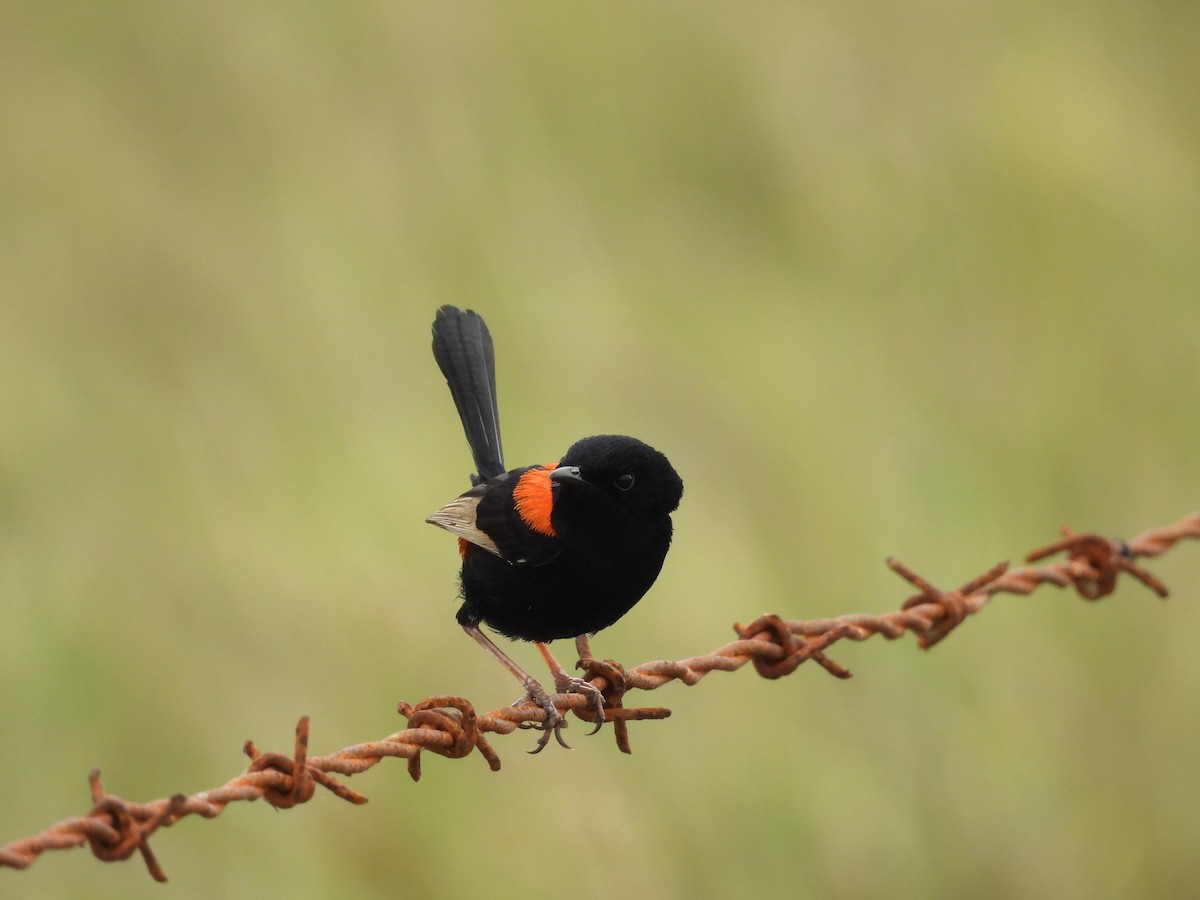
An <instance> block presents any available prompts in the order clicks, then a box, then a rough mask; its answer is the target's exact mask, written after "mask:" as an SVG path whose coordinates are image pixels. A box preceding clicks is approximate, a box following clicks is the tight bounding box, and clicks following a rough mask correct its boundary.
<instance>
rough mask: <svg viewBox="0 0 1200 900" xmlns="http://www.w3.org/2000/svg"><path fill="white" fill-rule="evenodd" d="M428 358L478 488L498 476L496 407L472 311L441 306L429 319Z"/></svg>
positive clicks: (480, 329) (484, 332)
mask: <svg viewBox="0 0 1200 900" xmlns="http://www.w3.org/2000/svg"><path fill="white" fill-rule="evenodd" d="M433 358H434V359H436V360H437V364H438V368H440V369H441V370H442V374H443V375H445V376H446V383H447V384H449V385H450V393H451V395H452V396H453V397H454V405H455V406H457V407H458V417H459V418H460V419H462V424H463V431H465V432H466V434H467V443H468V444H470V445H471V455H472V456H473V457H475V468H476V470H477V471H478V473H479V474H478V475H476V476H474V477H473V478H472V479H471V481H472V482H473V483H475V484H479V483H480V482H481V481H486V480H487V479H489V478H494V477H495V476H497V475H499V474H501V473H502V472H504V471H505V469H504V449H503V447H502V446H501V444H500V414H499V410H498V408H497V405H496V354H495V351H494V350H493V349H492V336H491V335H490V334H489V333H488V329H487V325H485V324H484V321H483V318H482V317H481V316H480V315H479V314H478V313H476V312H474V311H473V310H470V309H468V310H466V311H465V312H464V311H463V310H461V309H457V308H456V307H453V306H443V307H442V308H441V309H439V310H438V311H437V317H436V318H435V319H434V320H433Z"/></svg>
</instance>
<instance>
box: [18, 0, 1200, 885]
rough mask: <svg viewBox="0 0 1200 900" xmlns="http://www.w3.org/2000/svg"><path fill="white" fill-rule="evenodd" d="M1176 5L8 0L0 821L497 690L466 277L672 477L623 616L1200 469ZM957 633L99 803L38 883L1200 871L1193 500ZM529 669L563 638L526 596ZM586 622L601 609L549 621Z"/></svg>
mask: <svg viewBox="0 0 1200 900" xmlns="http://www.w3.org/2000/svg"><path fill="white" fill-rule="evenodd" d="M1198 37H1200V7H1197V6H1196V4H1194V3H1183V2H1179V3H1157V4H1150V5H1146V4H1142V5H1129V4H1119V3H1106V2H1098V3H1097V2H1092V3H1066V4H1054V5H1046V4H1042V3H1023V2H1018V3H998V2H984V3H971V4H960V3H950V2H927V3H918V4H891V5H885V4H864V3H851V4H843V3H833V2H819V3H810V4H787V3H755V4H683V3H661V4H646V3H606V4H578V5H577V4H570V5H565V4H564V5H557V4H548V3H527V2H526V3H511V4H503V5H501V4H490V5H489V4H466V3H460V4H433V3H429V4H411V3H402V4H388V3H373V4H355V5H344V4H332V3H316V2H312V3H299V4H293V5H291V6H283V5H279V4H264V3H258V2H249V3H229V2H220V0H218V2H212V3H206V4H160V3H128V2H110V3H104V4H34V3H21V2H13V3H8V4H5V7H4V9H3V11H2V13H0V123H2V125H0V559H2V565H0V734H2V738H3V739H2V740H0V797H2V798H3V799H2V802H0V843H5V842H8V841H11V840H15V839H17V838H20V837H22V836H25V835H27V834H29V833H32V832H35V831H37V830H39V829H40V828H42V827H44V826H45V825H47V824H49V823H51V822H53V821H56V820H58V819H61V818H65V817H68V816H72V815H77V814H81V813H82V812H84V811H85V810H86V809H87V808H88V805H89V802H88V795H87V784H86V773H87V771H88V770H89V768H91V767H92V766H95V765H99V766H101V767H102V769H103V773H104V779H105V784H106V786H107V787H108V788H109V789H110V790H111V791H113V792H115V793H118V794H120V795H122V796H125V797H128V798H130V799H137V800H148V799H152V798H155V797H161V796H166V795H169V794H171V793H174V792H177V791H182V792H187V793H191V792H195V791H199V790H202V789H204V788H208V787H212V786H215V785H217V784H220V783H223V782H224V781H225V780H226V779H228V778H230V777H232V776H234V775H235V774H237V773H238V772H239V771H241V770H242V768H243V766H244V759H243V758H242V757H241V755H240V748H241V744H242V742H243V741H244V740H245V739H246V738H253V739H255V740H256V741H257V742H258V743H259V744H260V746H263V747H264V748H267V749H272V750H287V749H288V748H289V747H290V746H291V740H292V729H293V727H294V723H295V721H296V719H297V717H298V716H299V715H300V714H302V713H307V714H309V715H311V716H312V717H313V737H312V749H313V751H314V752H316V753H324V752H330V751H332V750H334V749H337V748H339V747H342V746H346V745H348V744H352V743H356V742H359V741H363V740H368V739H372V738H377V737H381V736H383V735H385V734H388V733H390V732H391V731H393V730H396V729H398V728H400V727H401V725H402V721H401V720H400V719H399V718H398V717H397V716H396V715H395V714H394V712H393V709H394V705H395V703H396V701H398V700H400V699H406V700H409V701H415V700H417V699H420V698H421V697H424V696H427V695H432V694H439V693H457V694H462V695H465V696H467V697H469V698H470V699H471V700H472V701H474V702H475V703H476V704H477V705H478V706H480V707H481V708H484V709H490V708H492V707H494V706H498V705H501V704H503V703H506V702H508V701H510V700H512V699H513V697H514V696H515V695H516V693H517V688H516V685H515V684H513V683H510V681H511V680H510V679H509V678H508V676H507V675H505V674H504V673H503V672H501V670H500V669H499V667H498V666H495V665H494V663H492V662H491V661H490V660H488V659H487V658H485V656H484V654H482V653H480V652H479V651H478V650H477V648H475V647H474V646H473V645H472V644H471V642H470V641H468V640H467V639H466V638H465V637H464V636H463V635H462V634H461V632H460V631H459V630H458V629H457V627H456V626H455V625H454V621H453V613H454V610H455V600H454V593H455V583H454V579H455V563H456V559H457V556H456V551H455V547H454V544H453V541H452V540H451V539H450V538H449V537H448V536H447V535H446V534H444V533H442V532H440V531H437V530H436V529H433V528H431V527H429V526H427V525H424V524H423V523H422V519H423V518H424V517H425V515H427V514H428V513H429V512H430V511H432V510H433V509H435V508H436V507H437V506H439V505H440V504H441V503H443V502H445V501H446V500H448V499H449V498H451V497H452V496H454V495H455V494H456V493H457V492H458V491H460V490H461V489H462V488H463V487H464V486H465V484H466V476H467V473H468V471H469V469H470V463H469V456H468V454H467V450H466V447H465V444H464V441H463V439H462V435H461V432H460V429H459V425H458V422H457V420H456V418H455V415H454V412H453V407H452V405H451V402H450V398H449V395H448V393H447V391H446V389H445V386H444V383H443V382H442V379H441V377H440V375H439V374H438V372H437V370H436V368H435V366H434V364H433V361H432V359H431V358H430V353H429V349H428V345H429V332H428V328H429V323H430V321H431V319H432V315H433V311H434V310H435V309H436V307H437V306H439V305H440V304H443V303H454V304H458V305H461V306H470V307H473V308H476V309H478V310H480V311H482V312H483V313H484V314H485V315H486V317H487V319H488V321H489V323H490V325H491V329H492V332H493V335H494V337H495V339H496V343H497V346H498V354H499V375H500V382H501V385H500V389H501V407H502V412H503V417H504V424H505V433H506V444H507V450H508V454H509V457H510V460H511V462H512V463H513V464H514V465H515V464H520V463H525V462H531V461H543V460H546V459H550V458H554V457H555V456H556V455H558V454H559V453H561V452H562V450H563V449H565V447H566V446H567V445H568V444H569V443H570V442H571V441H573V440H574V439H575V438H577V437H579V436H581V435H584V434H587V433H594V432H598V431H620V432H628V433H631V434H635V435H637V436H639V437H642V438H643V439H645V440H647V441H648V442H650V443H652V444H654V445H656V446H658V447H660V448H662V449H663V450H665V451H666V452H667V453H668V455H669V456H670V457H671V459H672V460H673V461H674V462H675V463H676V465H677V468H678V469H679V471H680V472H681V474H682V476H683V478H684V480H685V483H686V486H687V488H686V493H685V497H684V501H683V505H682V507H681V509H680V511H679V513H678V515H677V520H676V521H677V532H676V534H677V539H676V546H675V548H674V550H673V551H672V553H671V556H670V558H669V559H668V562H667V566H666V569H665V571H664V573H663V576H662V577H661V578H660V580H659V582H658V585H657V586H656V588H655V589H654V591H653V592H652V594H651V595H650V596H649V598H648V599H647V600H646V601H644V602H643V603H642V604H641V605H640V606H638V607H637V608H636V609H635V610H634V612H632V613H631V614H630V615H629V616H627V617H626V618H625V619H623V620H622V621H621V622H620V623H619V624H618V625H617V626H615V627H613V628H612V629H611V630H609V631H607V632H605V633H603V634H602V635H601V636H600V637H599V638H597V639H596V640H595V641H594V646H595V648H596V650H597V652H598V653H599V654H601V655H603V656H609V657H614V658H617V659H620V660H623V661H625V662H626V663H628V664H631V665H632V664H636V663H640V662H643V661H646V660H649V659H656V658H679V657H683V656H689V655H693V654H695V653H700V652H704V651H706V650H708V649H711V648H713V647H716V646H718V645H719V644H722V643H724V642H725V641H726V640H728V639H729V638H730V637H731V636H732V633H731V632H730V630H729V624H730V623H731V622H733V621H735V620H736V621H747V620H749V619H750V618H752V617H753V616H755V615H757V614H758V613H760V612H763V611H775V612H778V613H780V614H782V615H784V616H786V617H788V618H816V617H824V616H829V615H835V614H838V613H844V612H858V611H864V612H881V611H884V610H887V609H890V608H894V607H895V606H897V605H898V604H899V603H900V602H901V601H902V600H903V598H904V597H905V596H907V594H908V591H906V590H905V587H904V585H902V584H901V583H900V582H899V581H898V580H896V579H895V578H894V576H892V575H890V574H889V573H888V572H887V571H886V570H885V568H884V567H883V565H882V560H883V558H884V557H885V556H886V555H888V554H895V555H897V556H899V557H900V558H902V559H903V560H905V561H906V562H908V563H910V564H912V565H913V566H915V567H917V568H918V569H919V570H920V571H922V572H923V573H925V574H926V575H928V577H930V578H931V579H932V580H934V581H935V582H937V583H939V584H941V585H943V586H946V587H950V586H953V585H955V584H958V583H960V582H962V581H965V580H966V579H968V578H970V577H972V576H974V575H976V574H977V573H979V572H981V571H983V570H984V569H985V568H986V567H987V566H989V565H990V564H991V563H993V562H995V561H996V560H997V559H1001V558H1006V557H1018V556H1020V555H1021V554H1022V553H1024V552H1025V551H1026V550H1028V549H1030V548H1032V547H1034V546H1037V545H1039V544H1041V543H1043V542H1046V541H1049V540H1052V539H1053V538H1054V537H1055V535H1056V529H1057V528H1058V526H1059V525H1061V524H1064V523H1069V524H1071V525H1072V526H1075V527H1077V528H1080V529H1085V530H1098V531H1100V532H1102V533H1106V534H1122V535H1127V536H1131V535H1132V534H1134V533H1136V532H1138V531H1140V530H1142V529H1143V528H1147V527H1151V526H1157V525H1161V524H1166V523H1168V522H1171V521H1174V520H1175V519H1177V518H1178V517H1179V516H1180V515H1182V514H1184V513H1187V512H1190V511H1192V510H1194V509H1195V508H1197V506H1200V503H1198V500H1197V497H1198V496H1200V474H1198V460H1197V447H1198V446H1200V421H1198V418H1197V399H1198V397H1200V352H1198V336H1200V252H1198V250H1200V246H1198V245H1200V113H1198V112H1197V111H1198V110H1200V65H1198V64H1197V56H1196V46H1197V38H1198ZM1154 568H1155V570H1156V571H1157V572H1159V573H1160V574H1161V575H1162V576H1163V577H1164V578H1165V579H1166V580H1167V581H1168V583H1169V584H1170V585H1171V586H1172V588H1173V594H1172V598H1171V599H1170V600H1169V601H1167V602H1165V603H1163V602H1159V601H1158V600H1156V599H1154V598H1153V597H1152V596H1151V595H1150V594H1149V593H1148V592H1147V591H1145V590H1144V589H1143V588H1141V587H1140V586H1138V585H1137V584H1135V583H1133V582H1127V583H1124V584H1123V585H1122V587H1121V588H1120V590H1119V591H1118V593H1117V595H1116V596H1115V597H1112V598H1109V599H1107V600H1105V601H1104V602H1103V603H1100V604H1097V605H1087V604H1084V603H1083V602H1081V601H1080V600H1079V599H1077V598H1075V597H1074V596H1072V595H1070V594H1067V593H1064V592H1060V591H1056V590H1053V589H1044V590H1042V591H1040V592H1038V593H1037V594H1036V595H1035V596H1033V597H1029V598H1003V599H1000V600H997V601H995V602H994V603H993V604H992V606H990V607H989V608H988V609H986V610H985V611H984V612H983V614H981V615H980V616H978V617H977V618H975V619H973V620H971V621H970V622H969V623H967V624H966V625H965V626H964V627H963V628H962V629H961V630H960V631H959V632H958V633H956V634H955V635H953V637H952V638H951V639H950V640H948V641H947V642H946V643H945V644H943V645H941V646H939V647H937V649H936V650H934V651H932V652H930V653H927V654H926V653H922V652H920V651H918V650H917V649H916V647H915V645H914V643H913V642H912V641H911V639H906V640H904V641H901V642H897V643H887V642H884V641H882V640H875V641H871V642H869V643H866V644H861V645H853V646H850V645H846V646H839V647H838V649H837V652H836V653H835V654H834V657H835V658H836V659H838V660H839V661H841V662H842V663H844V664H845V665H848V666H849V667H850V668H852V669H853V670H854V672H855V676H856V677H855V678H854V679H852V680H851V681H849V682H836V681H834V680H833V679H831V678H829V677H828V676H827V675H825V674H824V673H823V672H821V671H820V670H819V669H817V668H815V667H809V666H805V667H802V668H801V670H799V671H798V672H797V673H795V674H794V675H792V676H791V677H789V678H787V679H785V680H783V681H779V682H767V681H763V680H761V679H759V678H757V677H756V676H755V675H754V674H753V672H752V671H750V670H743V671H742V672H739V673H737V674H735V675H723V674H717V675H713V676H712V677H711V678H709V679H707V680H706V681H704V682H702V684H701V685H699V686H697V687H695V688H684V687H682V686H679V685H675V686H672V687H669V688H666V689H664V690H661V691H659V692H658V693H656V694H654V695H653V696H649V697H648V700H649V701H650V702H653V703H662V704H665V705H668V706H670V707H671V708H672V709H673V710H674V715H673V716H672V718H671V719H670V720H668V721H666V722H660V723H645V724H640V725H635V726H634V728H633V731H632V736H633V745H634V755H633V756H632V757H625V756H623V755H621V754H619V753H617V752H616V750H615V749H614V747H613V746H612V741H611V736H610V734H609V733H608V732H607V731H606V732H605V733H603V734H602V735H600V736H598V737H594V738H589V739H585V738H584V737H583V734H582V731H583V729H581V728H579V727H578V726H576V727H575V728H572V729H571V732H572V735H571V736H572V738H573V743H574V745H575V748H576V749H575V750H574V751H573V752H570V753H568V752H565V751H559V750H558V749H557V748H553V749H551V750H548V751H547V752H546V753H544V754H542V755H540V756H537V757H531V756H527V755H526V754H525V753H524V750H525V749H526V748H527V746H529V745H530V744H531V739H530V738H529V736H528V735H524V734H522V735H518V736H514V737H509V738H506V739H498V740H497V742H496V746H497V749H498V750H499V752H500V754H501V756H502V758H503V762H504V767H503V769H502V770H501V772H500V773H498V774H492V773H490V772H488V771H487V768H486V766H485V765H484V764H483V762H482V761H481V760H480V759H479V758H475V759H472V760H466V761H458V762H448V761H445V760H442V759H439V758H436V757H429V758H427V759H426V760H425V774H424V778H423V779H422V781H421V783H420V784H418V785H414V784H412V783H411V782H410V781H409V780H408V778H407V776H406V774H405V772H404V768H403V766H402V765H401V764H385V765H383V766H381V767H379V768H377V769H375V770H373V771H372V772H370V773H369V774H367V775H365V776H362V777H361V778H355V779H354V780H353V781H352V782H351V784H352V786H353V787H354V788H356V789H358V790H360V791H363V792H365V793H366V794H367V795H368V796H369V797H370V798H371V802H370V803H369V804H368V805H367V806H366V807H362V808H356V807H351V806H350V805H348V804H344V803H341V802H340V801H337V800H335V799H334V798H332V797H330V796H320V797H318V798H316V800H315V802H313V803H311V804H309V805H307V806H305V807H303V808H300V809H297V810H294V811H290V812H288V813H286V814H279V813H275V812H274V811H272V810H271V809H270V808H269V807H267V806H266V805H265V804H261V803H259V804H241V805H237V806H235V807H232V808H230V809H228V810H227V811H226V812H225V813H224V814H223V815H222V816H221V817H220V818H219V819H217V820H216V821H211V822H207V821H203V820H200V819H189V820H188V821H186V822H183V823H181V824H179V825H178V826H177V827H175V828H172V829H170V830H168V831H166V832H162V833H160V834H159V835H158V837H157V838H156V839H155V841H154V847H155V849H156V850H157V852H158V855H159V857H160V859H161V861H162V863H163V864H164V866H165V867H166V869H167V872H168V874H169V875H170V877H171V879H172V881H171V887H169V888H161V887H158V886H156V885H154V884H153V883H152V882H151V881H150V880H149V878H148V877H147V876H146V874H145V872H144V871H143V870H142V868H141V865H140V863H138V862H137V861H136V860H135V861H131V862H130V863H127V864H123V865H102V864H101V863H99V862H97V861H96V860H94V859H93V858H92V857H91V856H90V854H89V853H88V852H87V851H86V850H74V851H71V852H67V853H53V854H50V855H47V856H44V857H43V858H42V859H40V860H39V861H38V862H37V864H36V865H35V866H34V867H33V868H32V869H30V870H29V871H26V872H15V871H11V870H4V871H0V894H3V895H4V896H6V897H62V896H85V895H86V896H90V897H107V896H112V897H116V896H121V897H129V896H133V897H136V896H147V897H150V896H153V897H162V896H167V895H168V894H169V895H170V896H177V897H211V896H230V897H232V896H260V897H268V896H280V897H282V896H288V897H328V896H379V897H383V896H445V897H451V896H483V897H497V898H507V897H514V898H515V897H521V898H537V897H563V896H571V897H580V898H592V897H612V896H630V897H684V896H688V897H699V896H713V897H717V896H735V895H736V896H750V895H755V896H770V895H779V896H797V897H809V896H812V897H818V896H819V897H877V896H884V895H886V896H892V897H910V896H911V897H930V896H946V897H961V896H974V897H1011V896H1040V897H1056V898H1097V897H1130V896H1194V895H1195V894H1196V893H1197V892H1198V891H1200V857H1198V856H1197V854H1196V845H1197V843H1198V840H1200V826H1198V824H1197V816H1196V811H1195V808H1196V802H1197V798H1198V793H1200V771H1198V767H1200V763H1198V762H1197V756H1196V751H1195V748H1196V745H1197V741H1198V739H1200V711H1198V703H1197V695H1198V693H1200V662H1198V661H1197V652H1196V641H1197V637H1196V636H1197V632H1198V628H1200V547H1197V546H1196V545H1195V544H1191V545H1183V546H1181V547H1179V548H1177V549H1176V550H1175V552H1174V553H1172V554H1170V555H1169V556H1168V557H1166V558H1165V559H1163V560H1161V561H1160V562H1156V563H1155V564H1154ZM515 649H516V652H517V653H518V655H519V656H520V658H521V659H523V660H525V661H526V662H529V663H530V665H532V664H533V662H534V659H535V657H534V656H531V650H530V649H529V648H519V647H518V648H515ZM564 655H565V656H569V652H567V651H566V648H565V647H564Z"/></svg>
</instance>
